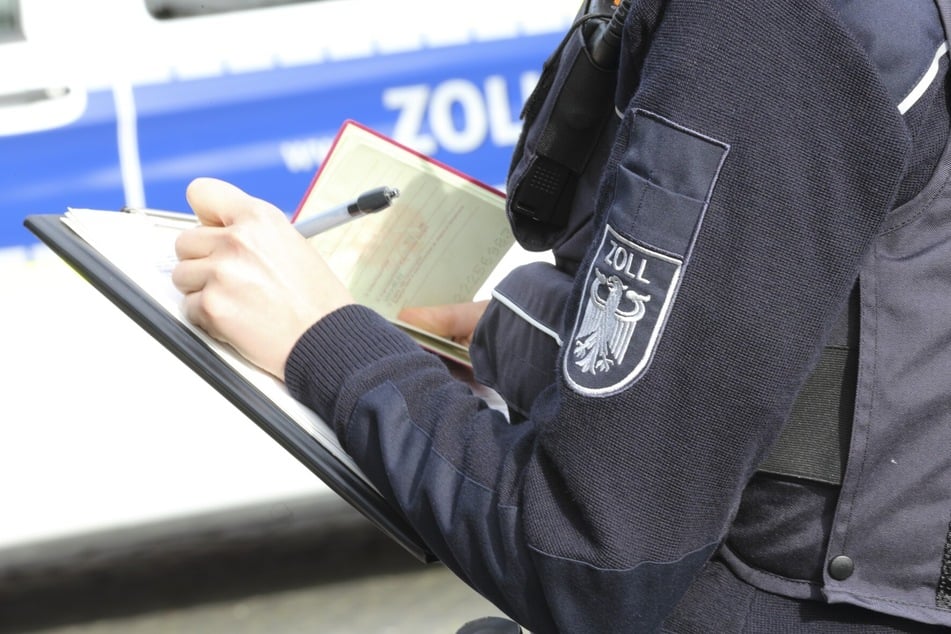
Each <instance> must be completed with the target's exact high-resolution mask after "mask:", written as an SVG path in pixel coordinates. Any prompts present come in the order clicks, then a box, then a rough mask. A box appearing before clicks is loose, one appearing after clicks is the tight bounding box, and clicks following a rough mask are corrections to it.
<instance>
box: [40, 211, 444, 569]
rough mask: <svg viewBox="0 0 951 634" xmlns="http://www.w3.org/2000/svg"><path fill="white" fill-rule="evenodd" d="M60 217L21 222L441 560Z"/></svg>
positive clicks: (378, 515) (312, 465)
mask: <svg viewBox="0 0 951 634" xmlns="http://www.w3.org/2000/svg"><path fill="white" fill-rule="evenodd" d="M61 218H62V216H59V215H56V214H41V215H32V216H28V217H27V218H26V219H25V220H24V222H23V224H24V225H25V226H26V228H27V229H29V230H30V231H31V232H33V233H34V234H35V235H36V236H37V237H39V238H40V240H42V241H43V242H44V243H45V244H46V245H47V246H49V247H50V249H52V250H53V252H55V253H56V254H57V255H58V256H59V257H60V258H62V259H63V260H64V261H65V262H67V263H68V264H69V265H70V266H72V267H73V268H74V269H75V270H76V271H77V272H79V274H80V275H82V277H83V278H85V279H86V281H88V282H89V283H90V284H92V285H93V286H94V287H95V288H96V289H97V290H98V291H99V292H100V293H102V294H103V295H105V296H106V298H108V299H109V301H111V302H112V303H113V304H115V305H116V306H117V307H118V308H119V309H120V310H122V312H124V313H125V314H126V315H127V316H128V317H130V318H131V319H132V320H133V321H134V322H136V323H137V324H138V325H139V326H141V327H142V328H143V329H144V330H145V331H146V332H148V333H149V334H150V335H151V336H152V337H153V338H155V339H156V340H157V341H159V342H160V343H161V344H162V345H163V346H165V348H167V349H168V350H169V351H170V352H172V354H174V355H175V356H176V357H178V359H179V360H181V361H182V362H183V363H184V364H185V365H187V366H188V367H189V368H191V369H192V370H193V371H194V372H195V373H196V374H198V375H199V376H200V377H201V378H202V379H204V380H205V381H207V382H208V383H209V384H210V385H211V386H212V387H213V388H214V389H215V390H217V391H218V392H219V393H221V394H222V395H223V396H224V397H225V398H227V399H228V400H229V401H231V403H232V404H234V405H235V406H236V407H237V408H238V409H239V410H241V411H242V412H243V413H244V414H245V415H246V416H247V417H248V418H250V419H251V420H252V421H253V422H254V423H255V424H257V425H258V426H259V427H261V429H263V430H264V431H265V432H266V433H267V434H268V435H269V436H271V438H273V439H274V440H276V441H277V442H278V443H279V444H280V445H281V446H282V447H283V448H284V449H285V450H287V451H288V452H289V453H290V454H291V455H293V456H294V457H295V458H297V459H298V460H299V461H300V462H301V463H303V464H304V465H305V466H306V467H307V468H308V469H310V471H311V472H313V473H314V474H315V475H316V476H317V477H318V478H320V479H321V480H322V481H323V482H324V483H325V484H326V485H327V486H328V487H329V488H330V489H331V490H332V491H333V492H334V493H336V494H337V495H339V496H340V497H342V498H343V499H344V500H346V501H347V502H348V503H349V504H351V505H352V506H353V507H354V508H356V509H357V510H358V511H360V512H361V513H362V514H363V515H364V516H366V517H367V519H369V520H370V521H371V522H372V523H373V524H375V525H376V526H377V527H379V528H380V530H382V531H383V532H384V533H385V534H386V535H388V536H389V537H390V538H392V539H393V540H394V541H396V542H397V543H399V544H400V545H401V546H402V547H403V548H405V549H406V550H407V551H409V552H410V554H412V555H413V556H414V557H416V558H417V559H419V560H420V561H423V562H427V563H428V562H432V561H435V560H436V557H435V556H434V555H433V554H432V552H431V551H430V550H429V548H427V547H426V545H425V543H424V542H423V541H422V539H420V537H419V535H418V534H417V533H416V532H415V531H414V530H413V528H412V527H411V526H410V525H409V523H408V522H407V521H406V520H405V518H404V517H403V516H402V515H401V514H400V512H399V511H398V510H396V508H395V507H393V506H392V505H391V504H389V503H388V502H387V501H386V500H385V499H384V498H383V497H382V496H381V495H380V494H379V493H378V492H377V491H376V490H375V489H373V488H372V487H371V486H370V485H368V484H367V483H366V482H365V481H364V480H363V479H362V478H361V477H360V476H359V475H357V474H356V473H354V472H353V470H351V469H350V467H349V466H347V465H346V464H344V463H342V462H341V461H340V460H339V459H338V458H337V457H336V456H334V455H333V453H331V452H330V450H328V449H327V448H326V447H324V446H323V445H322V444H321V443H320V442H318V441H317V440H316V439H315V438H314V437H313V436H311V435H310V434H309V433H307V431H305V430H304V429H302V428H301V427H300V425H298V424H297V423H296V422H295V421H294V420H293V419H292V418H291V417H290V416H289V415H288V414H287V413H286V412H284V411H283V410H282V409H281V408H279V407H278V406H276V405H275V404H274V403H273V402H272V401H271V400H270V399H268V398H267V397H266V396H265V395H263V394H262V393H261V392H260V391H259V390H258V389H257V388H255V387H254V386H253V385H251V384H250V383H249V382H248V381H247V380H246V379H245V378H244V377H242V376H240V375H239V374H238V373H237V372H235V371H234V369H232V368H231V367H230V366H229V365H228V364H227V363H226V362H225V361H224V360H223V359H222V358H221V357H219V356H218V355H217V353H215V352H214V351H213V350H212V349H211V348H209V347H208V345H207V344H206V343H205V342H204V341H202V340H201V339H200V338H199V337H198V336H196V335H195V333H193V332H192V331H191V330H189V329H188V328H187V327H186V326H185V325H184V324H182V323H181V322H179V321H178V319H176V318H175V317H174V316H173V315H170V314H169V313H168V311H167V310H165V309H164V308H163V307H162V306H161V305H159V304H158V303H157V302H156V301H155V300H153V299H152V298H151V297H149V296H148V295H147V294H146V293H145V292H143V291H142V290H141V289H140V288H139V286H138V285H136V284H135V283H134V282H133V281H132V280H131V279H129V278H128V277H127V276H126V275H125V274H124V273H122V271H120V270H119V269H118V268H117V267H116V266H115V265H114V264H112V263H111V262H109V261H108V260H107V259H106V258H105V257H103V256H102V255H101V254H100V253H99V252H98V251H97V250H96V249H94V248H93V247H92V246H90V245H89V244H88V243H87V242H86V241H85V240H83V239H82V238H81V237H79V236H78V235H76V234H75V233H74V232H73V231H72V230H71V229H70V228H69V227H67V226H66V225H65V224H64V223H63V222H62V221H61Z"/></svg>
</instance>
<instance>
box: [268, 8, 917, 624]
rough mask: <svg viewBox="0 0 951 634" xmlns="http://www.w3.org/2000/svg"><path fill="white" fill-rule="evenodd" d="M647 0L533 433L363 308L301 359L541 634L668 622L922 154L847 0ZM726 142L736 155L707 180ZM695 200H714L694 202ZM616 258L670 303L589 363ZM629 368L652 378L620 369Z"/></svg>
mask: <svg viewBox="0 0 951 634" xmlns="http://www.w3.org/2000/svg"><path fill="white" fill-rule="evenodd" d="M640 4H642V5H646V4H649V3H640ZM655 4H657V3H655ZM638 6H639V5H638V3H635V10H634V12H633V14H632V15H633V17H632V22H631V23H630V24H629V25H628V26H629V28H628V31H627V32H626V33H625V37H627V38H628V41H629V44H630V45H631V48H632V50H633V51H634V53H632V55H631V58H630V59H625V60H622V68H621V73H622V76H624V75H625V73H627V75H628V76H632V77H633V76H634V75H635V74H636V75H637V77H638V81H637V82H636V86H635V85H634V82H633V80H632V82H631V84H632V87H631V89H630V92H631V94H630V95H628V96H626V97H625V103H629V104H630V105H629V106H628V108H627V110H626V111H625V114H624V119H623V122H622V125H621V128H620V131H619V134H618V141H617V145H616V147H615V151H614V152H613V154H612V160H611V162H610V163H609V165H608V166H607V169H606V173H605V179H604V185H603V187H602V194H601V196H600V200H599V201H598V204H597V208H596V210H595V223H596V226H597V230H596V231H595V234H596V239H595V241H594V243H593V244H592V245H591V248H590V250H589V252H588V255H587V259H586V261H585V262H584V263H583V264H582V266H581V268H580V271H579V274H578V277H577V280H576V283H575V286H574V291H573V295H572V297H571V299H570V310H571V311H572V312H577V313H578V315H579V317H578V319H577V320H575V321H574V322H573V324H574V328H573V329H572V330H570V331H569V332H567V333H565V337H563V340H564V344H563V350H562V352H561V360H560V362H559V372H558V380H557V381H556V383H555V384H553V385H552V386H550V387H549V388H548V389H546V390H545V391H544V392H543V393H542V394H541V395H540V396H539V397H538V398H537V400H536V402H535V403H534V405H533V407H532V411H531V416H530V419H529V420H528V421H527V422H526V423H523V424H520V425H514V426H510V425H508V424H507V422H506V421H505V419H504V417H503V416H502V415H501V414H499V413H497V412H495V411H493V410H491V409H489V408H488V407H487V406H486V405H485V404H484V403H483V402H482V401H481V400H479V399H478V398H476V397H474V396H472V395H471V394H470V393H469V390H468V388H467V386H466V385H464V384H461V383H459V382H457V381H454V380H453V379H452V378H451V377H450V376H449V374H448V373H447V372H446V370H445V369H444V367H443V365H442V363H441V362H440V361H439V360H438V359H435V358H434V357H432V356H431V355H428V354H426V353H424V352H422V351H420V350H419V349H418V348H417V347H416V345H415V344H414V343H413V342H412V341H411V340H410V339H409V338H407V337H405V336H404V335H402V334H401V333H399V332H398V331H396V330H395V329H393V328H391V327H390V326H389V325H388V324H386V323H385V321H384V320H383V319H382V318H380V317H379V316H377V315H376V314H374V313H372V312H371V311H369V310H367V309H365V308H362V307H357V306H351V307H346V308H344V309H341V310H339V311H337V312H336V313H333V314H331V315H329V316H328V317H326V318H325V319H323V320H322V321H320V322H319V323H317V324H315V325H314V326H313V327H312V328H311V330H310V331H308V332H307V333H306V334H305V335H304V337H303V338H302V339H301V341H300V342H299V343H298V344H297V346H296V347H295V349H294V350H293V352H292V354H291V356H290V358H289V359H288V363H287V368H286V375H287V384H288V387H289V389H290V390H291V392H292V393H293V394H294V395H295V396H296V397H297V398H299V399H300V400H302V401H303V402H304V403H306V404H308V405H310V406H311V407H313V408H314V409H315V411H317V412H318V413H319V414H321V415H322V416H324V417H325V418H326V419H327V420H328V421H331V422H332V423H333V425H334V427H335V429H336V431H337V433H338V435H339V436H340V438H341V441H342V442H343V444H344V447H345V448H346V450H347V451H348V452H349V453H351V454H352V455H353V456H354V458H355V459H356V460H357V462H358V463H359V464H360V465H361V467H363V468H364V469H365V471H366V472H367V474H368V475H369V477H370V478H371V479H372V480H373V482H374V483H375V484H376V485H377V486H378V487H379V488H380V489H381V491H382V492H383V493H384V494H385V495H386V496H387V497H388V498H389V499H391V500H393V501H394V502H395V503H396V504H397V505H398V506H399V507H400V508H401V509H402V510H403V512H404V513H405V514H406V516H407V517H408V519H409V521H410V522H411V523H412V524H413V525H414V526H415V527H416V528H417V530H418V531H419V532H420V534H421V535H422V536H423V537H424V539H426V541H427V543H428V544H429V545H430V547H431V548H432V549H433V551H434V552H435V553H436V554H437V555H438V556H439V557H440V558H441V559H442V560H443V561H444V562H445V563H446V564H447V565H448V566H450V567H451V568H452V569H453V570H454V571H456V572H457V573H458V574H459V575H460V576H461V577H462V578H463V579H465V580H466V581H467V582H468V583H470V584H471V585H472V586H473V587H475V588H476V589H477V590H478V591H480V592H481V593H482V594H484V595H485V596H486V597H488V598H489V599H490V600H492V601H493V602H495V603H496V604H497V605H498V606H499V607H500V608H501V609H503V610H504V611H506V612H507V613H508V614H510V615H512V616H513V618H515V619H516V620H518V621H519V622H520V623H522V624H523V625H525V626H526V627H528V628H529V629H531V630H532V631H537V632H549V631H570V632H582V631H595V632H605V631H652V630H654V629H656V628H657V627H659V624H660V623H661V622H662V620H663V618H664V616H665V615H666V614H667V613H668V612H669V611H670V610H671V609H672V607H673V606H674V605H675V604H676V602H677V600H678V599H679V598H680V596H682V594H683V592H684V591H685V589H686V587H687V585H688V584H689V582H690V580H691V579H692V578H693V576H694V575H695V573H696V571H697V570H698V569H699V567H700V566H702V565H703V563H704V561H705V560H706V559H707V558H708V557H709V556H710V554H711V553H712V552H713V551H714V549H715V548H716V547H717V545H718V543H719V541H720V540H721V539H722V537H723V535H724V533H725V531H726V529H727V527H728V525H729V522H730V520H731V517H732V514H733V512H734V511H735V508H736V506H737V504H738V501H739V497H740V494H741V492H742V490H743V487H744V486H745V483H746V482H747V480H748V478H749V477H750V476H751V474H752V473H753V471H754V470H755V468H756V466H757V465H758V463H759V462H760V461H761V460H762V458H763V457H764V456H765V453H766V451H767V449H768V448H769V446H770V444H771V443H772V441H773V440H774V439H775V437H776V436H777V434H778V433H779V431H780V428H781V426H782V423H783V421H784V420H785V418H786V415H787V412H788V410H789V408H790V406H791V403H792V401H793V399H794V397H795V394H796V393H797V391H798V389H799V387H800V385H801V384H802V382H803V381H804V380H805V378H806V376H807V375H808V374H809V372H810V370H811V368H812V366H813V365H814V363H815V360H816V358H817V354H818V351H819V349H820V348H821V345H822V342H823V339H824V337H825V335H826V331H827V330H828V328H829V327H830V324H831V323H832V322H833V320H834V318H835V316H836V315H837V313H838V311H839V310H840V309H841V307H842V305H843V302H844V301H845V299H846V297H847V295H848V291H849V289H850V288H851V286H852V284H853V283H854V281H855V277H856V275H857V270H858V267H859V264H860V261H861V258H862V255H863V253H864V251H865V250H866V248H867V246H868V244H869V242H870V240H871V238H872V237H873V236H874V234H875V232H876V230H877V228H878V226H879V224H880V222H881V220H882V218H883V216H884V214H885V213H886V212H887V210H888V209H889V208H890V206H891V204H892V202H893V198H894V195H895V191H896V189H897V186H898V182H899V180H900V178H901V174H902V170H903V162H904V157H905V154H906V152H907V138H906V132H905V129H904V126H903V124H902V121H901V118H900V116H899V114H898V112H897V110H896V108H895V104H894V103H893V102H892V101H891V100H890V99H889V98H888V96H887V92H886V91H885V90H884V88H883V87H882V86H881V84H880V82H879V81H878V79H877V76H876V74H875V72H874V71H873V69H871V68H870V67H869V65H868V63H867V60H866V58H865V57H864V56H863V54H862V53H861V51H859V50H858V49H857V48H856V47H855V46H854V45H853V44H852V42H851V40H850V38H849V37H848V36H847V35H846V34H845V33H844V31H843V30H842V27H841V25H840V24H839V23H838V21H837V20H836V19H835V17H834V16H832V15H831V14H829V13H828V11H827V9H826V7H825V5H824V4H823V3H821V2H818V1H807V2H802V3H795V6H793V5H792V4H790V3H788V2H785V1H784V0H766V1H764V2H762V3H756V6H755V10H752V9H750V6H751V5H750V4H749V3H746V2H741V1H739V0H725V1H710V2H698V1H696V0H674V1H671V2H668V3H666V5H665V6H664V7H663V11H660V12H656V11H654V12H651V16H652V17H651V20H654V19H656V20H657V21H656V23H654V22H652V23H651V25H650V26H651V28H650V29H642V28H640V26H642V25H639V24H638V20H640V19H641V16H640V15H639V14H638ZM644 19H646V18H644ZM738 25H742V27H743V28H742V31H740V30H739V26H738ZM645 33H648V34H647V35H645ZM641 37H645V38H646V37H649V38H650V42H649V44H650V46H647V45H648V42H647V41H646V40H645V41H643V42H640V41H639V39H638V38H641ZM635 53H636V54H635ZM639 56H643V58H642V59H641V58H640V57H639ZM635 58H636V59H635ZM830 60H835V63H830ZM635 62H636V64H637V69H636V72H633V71H632V68H631V65H632V64H634V63H635ZM635 88H636V89H635ZM643 123H650V125H647V126H646V127H645V126H643V125H641V124H643ZM656 126H659V127H656ZM681 134H682V135H685V136H684V137H680V136H678V135H681ZM670 138H673V139H674V145H675V147H674V149H675V150H676V149H678V148H681V147H682V148H686V149H685V150H684V152H683V153H680V152H676V151H674V152H671V151H670V146H669V144H667V143H666V142H665V143H663V144H661V142H660V141H661V140H665V139H670ZM678 139H680V140H682V141H683V144H682V145H681V144H680V141H678ZM698 143H699V144H698ZM710 147H715V148H721V149H722V152H721V158H720V159H719V162H716V161H714V162H715V163H716V165H715V169H714V170H713V171H712V172H711V174H710V178H709V179H708V180H707V181H702V182H700V181H696V179H694V178H693V177H692V174H694V171H693V168H694V167H695V166H696V164H697V161H699V163H700V164H702V165H706V166H708V167H709V165H710V163H709V160H708V159H709V158H710V156H711V155H710V154H709V153H707V151H706V150H707V149H709V148H710ZM665 148H666V149H665ZM690 148H694V149H696V148H701V149H700V150H697V152H694V150H692V149H690ZM704 148H706V149H704ZM654 157H659V158H654ZM679 157H685V158H684V160H685V162H684V163H680V162H678V161H679ZM698 157H699V158H698ZM695 159H696V160H695ZM705 182H706V183H708V185H703V183H705ZM698 192H699V194H698ZM679 200H687V201H688V202H689V203H690V204H689V205H686V206H687V207H689V208H690V209H692V210H693V211H690V212H687V213H686V214H685V215H682V216H681V215H676V214H675V212H676V213H679V212H678V211H677V210H679V209H681V206H680V204H679V203H676V201H679ZM694 203H697V204H699V207H697V206H696V204H694ZM672 214H674V215H672ZM684 235H687V236H688V237H687V238H686V239H684V238H683V236H684ZM612 244H617V245H621V246H623V247H624V248H625V249H626V253H627V255H623V256H622V255H621V254H620V253H619V252H615V251H612V249H613V248H614V247H613V246H612ZM632 253H637V254H640V255H641V256H643V259H646V260H647V265H646V267H645V268H644V269H643V270H639V269H638V267H637V266H634V268H633V269H632V268H631V266H630V265H628V264H627V260H628V259H630V257H631V254H632ZM661 263H666V264H665V266H666V267H667V268H666V269H664V270H665V271H666V273H664V274H663V275H662V276H660V277H654V278H652V277H651V275H652V271H656V270H659V269H657V268H654V267H655V265H657V266H660V264H661ZM612 271H613V273H617V274H618V276H621V274H622V273H623V272H624V271H627V272H628V273H629V274H630V275H631V277H630V279H629V280H628V281H629V282H630V284H631V285H630V286H629V287H626V290H623V292H622V293H621V294H620V295H618V296H616V298H617V301H619V302H623V301H625V298H627V300H628V301H633V300H632V299H631V298H634V297H636V296H634V295H625V294H624V293H626V292H627V291H636V292H638V293H642V294H645V295H646V294H649V295H650V299H649V300H643V301H644V302H645V303H644V305H645V306H647V307H649V309H646V310H647V312H645V313H644V315H643V316H642V317H640V321H638V322H637V323H636V325H635V327H634V329H633V331H631V332H626V331H625V332H626V334H625V335H624V336H627V335H630V338H629V339H628V344H627V347H626V348H625V349H624V350H626V352H627V355H628V356H624V355H623V354H622V353H621V352H619V349H618V348H617V345H616V344H611V345H612V346H614V347H612V348H608V349H609V350H611V351H612V352H611V354H610V355H608V356H604V355H602V356H592V357H589V361H590V362H586V361H585V354H584V352H585V346H586V345H587V344H589V343H592V342H593V341H596V339H592V338H591V337H587V336H586V333H588V332H594V330H592V328H593V327H592V326H591V323H589V320H588V319H587V317H586V315H591V314H595V313H594V312H593V311H594V310H595V309H593V308H591V306H590V305H589V304H591V303H594V304H598V302H599V301H602V302H607V300H606V299H605V298H607V297H609V295H608V294H607V290H606V289H607V286H608V277H609V275H608V274H609V273H612ZM599 273H600V274H601V275H602V276H603V278H604V280H603V281H601V278H599V277H598V274H599ZM638 273H640V274H641V275H640V277H641V279H643V280H646V281H651V280H653V284H654V285H653V286H650V285H649V284H647V285H643V286H641V287H637V286H634V285H633V284H634V280H635V279H636V277H637V274H638ZM619 279H624V278H622V277H619ZM592 288H598V289H599V292H600V293H602V294H601V295H599V297H600V298H601V300H598V301H594V300H593V299H592V297H593V295H592ZM651 302H653V304H652V303H651ZM654 307H656V308H654ZM632 310H633V309H632ZM651 310H652V311H653V312H650V311H651ZM612 311H615V312H614V313H612V314H620V313H619V312H617V307H616V306H615V307H613V308H612ZM621 312H623V311H621ZM634 314H635V313H634V312H630V311H629V316H631V315H634ZM631 318H632V319H633V317H631ZM571 326H572V324H569V328H570V327H571ZM611 329H613V330H611V332H614V333H618V332H621V331H620V330H619V329H618V327H617V326H616V325H612V326H611ZM638 329H640V330H638ZM631 333H633V334H631ZM638 333H640V335H649V336H647V337H646V338H644V339H642V340H638V339H637V337H638V336H640V335H639V334H638ZM623 338H624V337H621V339H623ZM622 357H623V358H622ZM635 361H637V362H638V363H635ZM640 361H643V363H639V362H640ZM579 363H580V364H581V365H578V364H579ZM625 364H633V365H630V366H628V365H625ZM615 365H617V366H621V365H624V367H631V368H634V370H632V371H631V372H626V373H625V374H624V375H623V377H621V378H613V376H612V375H611V374H610V372H611V371H612V369H613V368H614V367H615ZM592 377H594V378H592Z"/></svg>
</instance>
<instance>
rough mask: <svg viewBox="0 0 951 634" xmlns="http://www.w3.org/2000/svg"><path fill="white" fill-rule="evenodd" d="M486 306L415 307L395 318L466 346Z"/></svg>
mask: <svg viewBox="0 0 951 634" xmlns="http://www.w3.org/2000/svg"><path fill="white" fill-rule="evenodd" d="M488 304H489V302H488V301H481V302H466V303H462V304H444V305H441V306H416V307H412V308H404V309H403V310H402V311H400V314H399V315H398V316H397V317H398V318H399V319H400V320H402V321H405V322H406V323H408V324H412V325H413V326H416V327H417V328H422V329H423V330H425V331H426V332H431V333H433V334H434V335H439V336H440V337H446V338H448V339H452V340H453V341H455V342H456V343H460V344H462V345H464V346H468V345H469V343H471V342H472V333H473V332H474V331H475V327H476V324H477V323H478V321H479V319H480V318H481V317H482V313H484V312H485V307H486V306H488Z"/></svg>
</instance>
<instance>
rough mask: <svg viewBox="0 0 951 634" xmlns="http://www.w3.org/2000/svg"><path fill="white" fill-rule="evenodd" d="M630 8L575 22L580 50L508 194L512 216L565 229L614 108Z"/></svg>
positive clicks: (626, 1) (624, 4) (626, 4)
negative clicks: (523, 170) (528, 161)
mask: <svg viewBox="0 0 951 634" xmlns="http://www.w3.org/2000/svg"><path fill="white" fill-rule="evenodd" d="M630 5H631V0H623V1H622V2H621V3H620V5H619V6H618V7H617V8H616V9H615V10H614V12H613V13H612V14H606V13H598V14H589V15H587V16H584V17H582V18H581V19H580V20H579V21H578V23H576V24H577V25H578V26H579V28H581V29H582V34H583V38H584V44H585V45H584V49H583V50H582V52H581V53H580V54H578V55H577V56H576V57H575V59H574V60H573V63H572V67H571V69H570V70H569V71H568V75H567V76H566V79H565V82H564V84H563V85H562V88H561V91H560V93H559V94H558V95H556V96H555V97H554V98H555V101H554V102H553V104H552V108H551V114H550V116H549V118H548V121H547V122H546V124H545V128H544V130H543V131H542V133H541V136H540V137H539V141H538V144H537V148H536V151H535V156H534V157H533V159H532V162H531V165H530V166H529V167H528V169H527V171H526V173H525V175H524V177H523V178H522V179H521V180H520V181H519V183H518V184H517V186H516V188H515V190H514V191H513V192H511V194H510V208H511V209H512V211H514V212H515V213H517V214H519V215H521V216H524V217H528V218H531V219H532V220H534V221H536V222H539V223H543V224H545V225H548V226H550V227H563V226H564V225H565V224H566V222H567V219H568V212H569V211H570V209H571V203H572V199H573V197H574V191H575V187H576V185H577V181H578V177H579V176H580V175H581V173H582V172H583V171H584V169H585V166H586V165H587V163H588V160H589V159H590V158H591V154H592V152H593V151H594V149H595V146H596V145H597V142H598V138H599V136H600V132H601V128H602V127H603V126H604V123H605V121H606V119H607V116H608V114H609V113H610V111H611V110H613V109H614V99H613V97H614V86H615V81H616V79H615V75H616V71H617V66H618V58H619V55H620V48H621V32H622V29H623V26H624V20H625V18H626V17H627V14H628V11H629V10H630Z"/></svg>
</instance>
